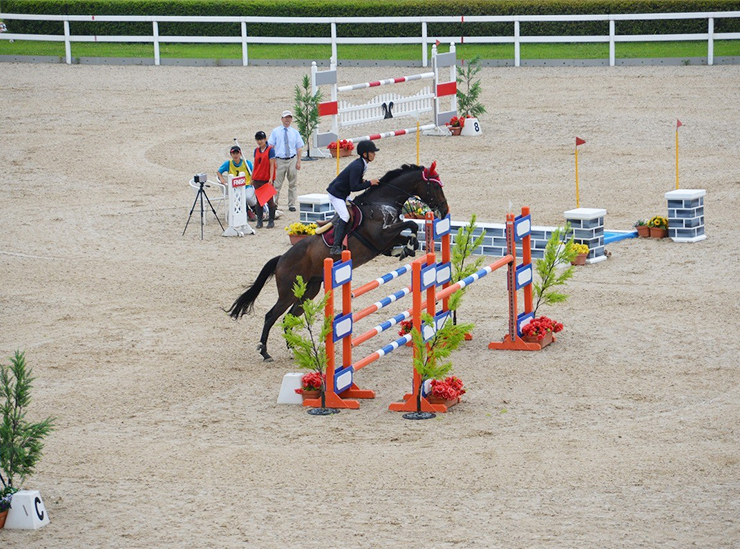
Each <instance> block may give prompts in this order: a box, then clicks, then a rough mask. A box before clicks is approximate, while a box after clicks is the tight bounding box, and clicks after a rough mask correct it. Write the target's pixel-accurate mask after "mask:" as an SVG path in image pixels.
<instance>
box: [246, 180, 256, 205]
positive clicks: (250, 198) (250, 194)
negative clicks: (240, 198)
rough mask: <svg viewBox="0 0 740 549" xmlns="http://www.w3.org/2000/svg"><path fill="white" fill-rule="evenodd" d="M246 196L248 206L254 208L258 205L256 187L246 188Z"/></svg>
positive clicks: (248, 186) (249, 186)
mask: <svg viewBox="0 0 740 549" xmlns="http://www.w3.org/2000/svg"><path fill="white" fill-rule="evenodd" d="M244 194H245V196H246V197H247V205H248V206H251V207H252V208H253V207H255V206H256V205H257V196H256V195H255V194H254V187H253V186H252V185H247V186H246V187H244Z"/></svg>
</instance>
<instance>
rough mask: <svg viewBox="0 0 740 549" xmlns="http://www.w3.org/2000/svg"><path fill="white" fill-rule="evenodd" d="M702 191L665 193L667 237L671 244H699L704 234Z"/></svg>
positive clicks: (703, 238)
mask: <svg viewBox="0 0 740 549" xmlns="http://www.w3.org/2000/svg"><path fill="white" fill-rule="evenodd" d="M706 194H707V191H706V190H704V189H678V190H675V191H669V192H667V193H665V198H666V200H667V201H668V216H667V217H668V236H669V237H670V238H671V239H672V240H673V242H699V241H700V240H705V239H706V238H707V235H705V234H704V195H706Z"/></svg>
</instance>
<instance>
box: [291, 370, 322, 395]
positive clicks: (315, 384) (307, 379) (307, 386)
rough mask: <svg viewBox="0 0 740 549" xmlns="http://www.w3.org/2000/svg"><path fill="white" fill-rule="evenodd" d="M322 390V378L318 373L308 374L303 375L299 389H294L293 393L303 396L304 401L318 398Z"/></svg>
mask: <svg viewBox="0 0 740 549" xmlns="http://www.w3.org/2000/svg"><path fill="white" fill-rule="evenodd" d="M323 388H324V376H323V375H321V374H320V373H319V372H310V373H308V374H304V375H303V377H302V378H301V388H300V389H296V390H295V392H296V393H297V394H299V395H303V396H304V399H306V398H319V395H320V394H321V391H322V390H323Z"/></svg>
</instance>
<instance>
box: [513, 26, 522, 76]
mask: <svg viewBox="0 0 740 549" xmlns="http://www.w3.org/2000/svg"><path fill="white" fill-rule="evenodd" d="M521 62H522V61H521V51H520V44H519V20H518V19H517V20H516V21H514V66H515V67H519V66H521Z"/></svg>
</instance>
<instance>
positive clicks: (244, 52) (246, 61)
mask: <svg viewBox="0 0 740 549" xmlns="http://www.w3.org/2000/svg"><path fill="white" fill-rule="evenodd" d="M248 65H249V50H247V22H246V21H242V66H243V67H246V66H248Z"/></svg>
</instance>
